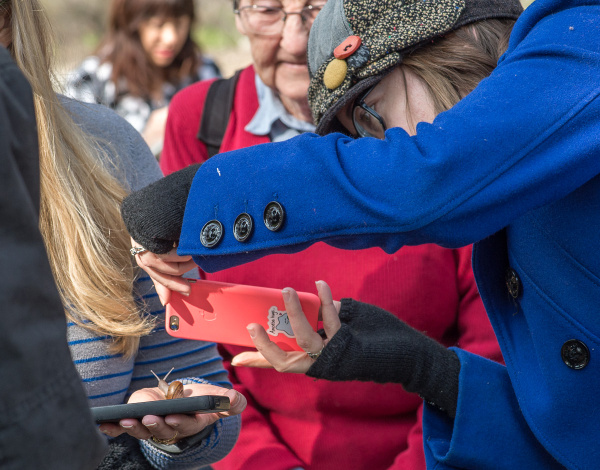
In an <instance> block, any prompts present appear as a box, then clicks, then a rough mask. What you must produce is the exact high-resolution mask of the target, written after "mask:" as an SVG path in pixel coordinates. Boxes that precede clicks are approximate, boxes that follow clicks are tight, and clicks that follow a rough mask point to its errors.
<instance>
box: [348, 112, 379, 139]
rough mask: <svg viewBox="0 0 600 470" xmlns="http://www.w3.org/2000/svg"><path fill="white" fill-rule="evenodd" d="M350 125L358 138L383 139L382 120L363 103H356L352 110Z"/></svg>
mask: <svg viewBox="0 0 600 470" xmlns="http://www.w3.org/2000/svg"><path fill="white" fill-rule="evenodd" d="M352 123H353V124H354V128H355V129H356V133H357V134H358V135H359V136H360V137H376V138H377V139H385V124H384V123H383V119H382V118H381V116H379V115H378V114H377V113H376V112H375V111H374V110H373V109H371V108H369V107H368V106H367V105H365V104H364V103H358V104H357V105H356V106H355V107H354V109H353V110H352Z"/></svg>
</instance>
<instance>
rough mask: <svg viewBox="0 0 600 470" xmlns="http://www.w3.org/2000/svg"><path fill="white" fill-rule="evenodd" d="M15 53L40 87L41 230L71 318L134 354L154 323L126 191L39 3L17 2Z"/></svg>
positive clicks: (37, 89)
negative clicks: (75, 102)
mask: <svg viewBox="0 0 600 470" xmlns="http://www.w3.org/2000/svg"><path fill="white" fill-rule="evenodd" d="M10 8H11V9H12V17H11V26H12V29H13V35H12V37H13V43H12V47H11V52H12V54H13V57H14V58H15V60H16V62H17V64H18V65H19V67H20V68H21V69H22V71H23V72H24V74H25V76H26V77H27V79H28V80H29V82H30V84H31V86H32V89H33V91H34V103H35V109H36V119H37V126H38V138H39V147H40V180H41V183H40V185H41V204H40V230H41V232H42V236H43V238H44V241H45V244H46V250H47V252H48V257H49V260H50V265H51V267H52V272H53V274H54V278H55V281H56V284H57V285H58V288H59V291H60V294H61V296H62V299H63V303H64V305H65V307H66V308H65V312H66V315H67V318H68V319H69V320H70V321H73V322H75V323H78V324H80V325H81V326H83V327H85V328H87V329H88V330H91V331H93V332H94V333H96V334H98V335H102V336H103V335H106V336H109V337H112V338H113V340H114V341H113V344H112V346H111V349H112V350H113V351H114V352H117V353H122V354H124V355H125V356H127V357H129V356H131V355H133V354H134V353H135V352H136V351H137V348H138V346H139V339H140V337H141V336H142V335H145V334H148V333H149V332H150V331H151V329H152V327H153V323H152V321H150V320H149V318H148V317H147V316H145V315H143V313H142V309H141V306H140V305H138V304H136V302H135V300H134V298H133V285H134V280H135V270H134V267H133V265H132V260H131V258H130V255H129V247H130V241H129V235H128V234H127V231H126V229H125V226H124V224H123V221H122V219H121V216H120V211H119V208H120V203H121V201H122V199H123V198H124V197H125V195H126V193H127V192H126V190H125V189H124V188H123V187H122V186H121V184H120V183H119V181H118V180H117V179H116V177H115V176H113V175H112V174H111V173H110V171H109V169H108V168H106V167H104V165H103V164H102V163H101V162H109V161H110V160H109V159H108V158H107V156H106V155H105V154H104V150H103V147H102V146H101V145H100V142H99V141H97V140H95V139H93V138H92V137H91V136H89V135H87V134H85V133H84V132H83V130H82V129H81V128H80V127H79V126H78V125H77V124H76V123H75V121H74V120H73V118H72V117H71V116H70V114H69V113H68V111H67V110H66V109H65V108H64V107H63V106H62V105H61V104H60V102H59V100H58V97H57V95H56V93H55V91H54V87H53V80H52V74H51V73H48V72H49V71H52V70H53V69H52V63H51V62H52V60H51V59H52V58H51V54H50V51H51V50H52V49H51V48H52V43H51V41H50V39H51V32H50V25H49V23H48V20H47V18H46V15H45V13H44V11H43V9H42V7H41V5H40V4H39V1H38V0H14V1H13V2H12V5H10Z"/></svg>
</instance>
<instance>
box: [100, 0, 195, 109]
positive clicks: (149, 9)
mask: <svg viewBox="0 0 600 470" xmlns="http://www.w3.org/2000/svg"><path fill="white" fill-rule="evenodd" d="M152 16H166V17H174V18H177V17H181V16H189V17H190V19H191V21H192V23H193V22H194V20H195V11H194V0H112V2H111V5H110V10H109V15H108V33H107V34H106V36H105V38H104V40H103V41H102V43H101V44H100V46H99V47H98V50H97V52H96V53H97V55H98V56H99V57H100V60H101V61H102V62H110V63H111V64H112V77H111V79H112V80H113V82H114V83H116V84H117V86H121V87H126V89H125V90H123V89H118V90H117V91H118V93H131V94H133V95H135V96H142V97H148V96H149V95H150V94H151V93H152V92H153V91H155V90H157V89H158V88H159V87H160V85H161V84H162V83H164V82H171V83H173V84H177V83H178V82H179V81H181V80H182V79H183V78H185V77H187V76H189V75H192V74H193V73H195V71H196V70H197V68H198V67H199V66H200V60H201V59H200V50H199V48H198V46H197V45H196V44H195V43H194V41H192V38H191V31H190V33H188V37H187V40H186V42H185V44H184V46H183V48H182V49H181V51H180V52H179V54H178V55H177V56H176V57H175V59H174V60H173V63H172V64H171V65H169V66H168V67H165V68H159V67H156V66H155V65H154V64H152V63H151V62H150V61H149V60H148V58H147V56H146V53H145V51H144V49H143V47H142V43H141V41H140V37H139V33H138V31H139V27H140V24H141V23H142V22H143V21H145V20H147V19H149V18H150V17H152Z"/></svg>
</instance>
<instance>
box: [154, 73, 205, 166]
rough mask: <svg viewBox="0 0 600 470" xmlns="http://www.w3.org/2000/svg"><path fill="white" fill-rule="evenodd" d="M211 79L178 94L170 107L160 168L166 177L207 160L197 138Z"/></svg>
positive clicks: (201, 144)
mask: <svg viewBox="0 0 600 470" xmlns="http://www.w3.org/2000/svg"><path fill="white" fill-rule="evenodd" d="M213 81H214V80H205V81H202V82H198V83H195V84H193V85H190V86H189V87H186V88H184V89H183V90H181V91H180V92H178V93H177V94H176V95H175V96H174V97H173V99H172V100H171V103H170V104H169V116H168V117H167V127H166V130H165V141H164V145H163V150H162V154H161V157H160V168H161V170H162V172H163V173H164V174H165V175H168V174H170V173H173V172H174V171H177V170H181V169H182V168H185V167H187V166H189V165H192V164H194V163H201V162H204V161H206V160H207V158H208V153H207V151H206V147H205V146H204V144H203V143H202V142H200V141H199V140H198V138H197V137H196V136H197V135H198V129H199V128H200V118H201V116H202V110H203V109H204V100H205V99H206V94H207V93H208V88H209V86H210V84H211V83H212V82H213Z"/></svg>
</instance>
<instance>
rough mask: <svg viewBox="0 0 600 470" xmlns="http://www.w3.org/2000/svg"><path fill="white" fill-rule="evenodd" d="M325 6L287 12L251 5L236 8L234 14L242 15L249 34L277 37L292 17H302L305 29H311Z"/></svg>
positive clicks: (280, 9)
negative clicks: (289, 17)
mask: <svg viewBox="0 0 600 470" xmlns="http://www.w3.org/2000/svg"><path fill="white" fill-rule="evenodd" d="M324 6H325V3H320V4H317V5H306V6H305V7H304V8H302V10H300V11H285V10H284V9H283V8H280V7H270V6H263V5H249V6H246V7H242V8H236V9H235V10H233V12H234V13H235V14H236V15H240V18H241V20H242V23H243V24H244V28H245V29H246V31H247V32H249V33H253V34H263V35H268V36H277V35H280V34H281V33H282V32H283V27H284V25H285V20H287V18H288V16H290V15H300V18H301V19H302V24H303V25H304V27H305V28H306V29H310V27H311V26H312V24H313V22H314V21H315V18H316V17H317V14H318V13H319V12H320V11H321V9H322V8H323V7H324Z"/></svg>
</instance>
